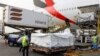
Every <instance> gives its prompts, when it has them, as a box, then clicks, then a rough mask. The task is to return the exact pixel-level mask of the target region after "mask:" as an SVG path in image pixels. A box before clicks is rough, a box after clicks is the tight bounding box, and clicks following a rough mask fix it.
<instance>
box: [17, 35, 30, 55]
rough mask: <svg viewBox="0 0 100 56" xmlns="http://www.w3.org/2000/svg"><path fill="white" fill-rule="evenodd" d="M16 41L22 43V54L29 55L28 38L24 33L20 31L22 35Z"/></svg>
mask: <svg viewBox="0 0 100 56" xmlns="http://www.w3.org/2000/svg"><path fill="white" fill-rule="evenodd" d="M18 42H21V44H22V49H23V50H22V53H23V56H28V55H29V39H28V36H27V35H26V33H22V36H21V38H19V39H18Z"/></svg>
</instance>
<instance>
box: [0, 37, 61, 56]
mask: <svg viewBox="0 0 100 56" xmlns="http://www.w3.org/2000/svg"><path fill="white" fill-rule="evenodd" d="M0 56H22V52H19V48H18V47H10V46H8V45H7V44H5V42H4V40H3V39H1V38H0ZM29 56H63V54H62V53H58V54H52V55H47V54H44V53H37V52H33V51H31V50H30V51H29Z"/></svg>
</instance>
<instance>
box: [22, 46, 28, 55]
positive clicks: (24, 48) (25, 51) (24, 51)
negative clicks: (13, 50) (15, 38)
mask: <svg viewBox="0 0 100 56" xmlns="http://www.w3.org/2000/svg"><path fill="white" fill-rule="evenodd" d="M22 48H23V51H22V52H23V56H29V46H26V47H22Z"/></svg>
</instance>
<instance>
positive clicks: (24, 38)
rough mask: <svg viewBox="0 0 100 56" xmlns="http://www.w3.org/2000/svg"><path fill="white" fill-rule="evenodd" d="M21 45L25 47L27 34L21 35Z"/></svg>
mask: <svg viewBox="0 0 100 56" xmlns="http://www.w3.org/2000/svg"><path fill="white" fill-rule="evenodd" d="M22 46H23V47H26V46H28V40H27V36H25V35H24V36H22Z"/></svg>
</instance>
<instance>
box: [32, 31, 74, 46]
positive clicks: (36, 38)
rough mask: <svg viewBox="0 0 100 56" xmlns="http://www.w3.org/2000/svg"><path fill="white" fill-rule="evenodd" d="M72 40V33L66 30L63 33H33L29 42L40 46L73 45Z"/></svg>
mask: <svg viewBox="0 0 100 56" xmlns="http://www.w3.org/2000/svg"><path fill="white" fill-rule="evenodd" d="M68 31H69V30H68ZM74 40H75V39H74V35H73V34H72V33H71V32H67V31H66V32H64V33H33V34H32V38H31V43H34V44H36V45H38V46H42V47H67V46H73V45H74Z"/></svg>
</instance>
